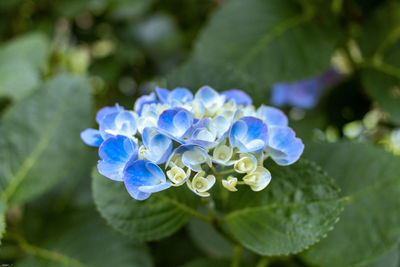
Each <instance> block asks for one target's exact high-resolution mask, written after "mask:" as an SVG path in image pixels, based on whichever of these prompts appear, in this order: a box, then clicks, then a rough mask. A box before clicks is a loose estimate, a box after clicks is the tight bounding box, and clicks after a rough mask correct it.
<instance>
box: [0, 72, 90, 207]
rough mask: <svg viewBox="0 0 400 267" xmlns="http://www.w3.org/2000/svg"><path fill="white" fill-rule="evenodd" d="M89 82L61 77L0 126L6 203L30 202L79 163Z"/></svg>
mask: <svg viewBox="0 0 400 267" xmlns="http://www.w3.org/2000/svg"><path fill="white" fill-rule="evenodd" d="M90 110H91V101H90V96H89V87H88V84H87V82H86V81H85V80H83V79H80V78H74V77H71V76H60V77H57V78H55V79H53V80H51V81H49V82H47V83H45V84H43V85H42V86H41V88H40V89H38V90H37V91H36V92H35V93H34V94H32V95H31V96H30V97H29V98H25V99H23V100H21V101H19V102H17V103H16V105H15V106H13V107H12V108H10V109H9V110H8V111H7V112H6V113H5V114H4V116H3V118H2V121H1V125H0V135H1V136H2V138H1V140H0V166H1V167H0V193H1V197H2V199H3V200H4V201H5V202H6V203H9V202H10V203H22V202H25V201H28V200H30V199H32V198H34V197H36V196H37V195H39V194H40V193H42V192H44V191H45V190H46V189H48V188H50V187H52V186H53V185H54V184H56V183H57V182H58V181H60V180H61V179H62V178H63V177H66V176H67V175H68V174H69V172H70V171H71V169H73V168H74V167H75V162H76V161H79V160H80V157H81V156H85V154H81V153H80V151H82V149H85V148H84V145H83V144H82V142H81V141H80V138H79V133H80V131H81V130H82V129H84V128H85V127H86V126H87V125H88V124H89V118H90Z"/></svg>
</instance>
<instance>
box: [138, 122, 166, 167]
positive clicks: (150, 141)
mask: <svg viewBox="0 0 400 267" xmlns="http://www.w3.org/2000/svg"><path fill="white" fill-rule="evenodd" d="M142 138H143V144H144V146H145V147H146V150H145V151H144V154H143V156H144V157H145V158H146V159H148V160H150V161H151V162H154V163H156V164H162V163H164V162H165V161H166V160H167V159H168V157H169V156H170V154H171V152H172V141H171V139H169V138H168V137H167V136H165V135H163V134H160V133H159V132H158V131H157V130H156V129H154V128H151V127H146V128H144V130H143V135H142Z"/></svg>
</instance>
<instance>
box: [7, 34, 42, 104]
mask: <svg viewBox="0 0 400 267" xmlns="http://www.w3.org/2000/svg"><path fill="white" fill-rule="evenodd" d="M48 52H49V41H48V39H47V38H46V36H45V35H43V34H41V33H29V34H26V35H23V36H21V37H18V38H16V39H13V40H11V41H9V42H8V43H6V44H4V45H2V46H1V47H0V96H6V97H10V98H15V99H19V98H22V97H23V96H25V95H27V94H28V93H30V92H31V91H32V90H34V89H35V88H36V87H37V86H38V85H39V82H40V68H42V67H44V65H45V63H46V61H47V57H48Z"/></svg>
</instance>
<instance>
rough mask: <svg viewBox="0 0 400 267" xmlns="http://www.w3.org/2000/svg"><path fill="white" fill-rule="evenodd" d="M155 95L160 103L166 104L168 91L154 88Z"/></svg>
mask: <svg viewBox="0 0 400 267" xmlns="http://www.w3.org/2000/svg"><path fill="white" fill-rule="evenodd" d="M156 94H157V97H158V99H160V101H161V103H168V96H169V94H170V91H168V90H167V89H164V88H160V87H156Z"/></svg>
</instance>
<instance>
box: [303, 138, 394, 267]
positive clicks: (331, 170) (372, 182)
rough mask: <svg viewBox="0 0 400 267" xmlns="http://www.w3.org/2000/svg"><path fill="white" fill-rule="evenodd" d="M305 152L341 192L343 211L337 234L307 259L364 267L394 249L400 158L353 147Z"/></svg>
mask: <svg viewBox="0 0 400 267" xmlns="http://www.w3.org/2000/svg"><path fill="white" fill-rule="evenodd" d="M307 152H308V153H307V156H308V157H309V158H311V159H314V160H315V161H317V162H318V163H319V164H321V166H323V167H324V169H325V170H326V171H327V172H328V174H329V175H330V176H332V177H333V178H334V179H335V180H336V182H337V183H338V185H339V186H340V187H341V188H342V193H343V196H344V197H343V202H344V204H345V209H344V212H343V213H342V215H341V217H340V221H339V223H338V224H337V225H336V227H335V229H334V230H333V231H332V232H331V233H330V234H329V235H328V237H327V238H326V239H324V240H322V241H321V242H320V243H318V244H317V245H315V246H314V247H312V248H311V249H310V250H309V251H307V252H305V253H304V254H303V258H304V259H305V260H306V261H308V262H310V263H312V264H315V265H322V266H348V265H356V264H366V263H368V262H372V261H374V260H376V259H377V258H378V257H380V256H381V255H383V254H385V253H387V252H389V251H390V250H391V249H392V248H393V247H394V246H396V244H397V243H398V242H399V240H400V213H399V212H398V211H399V210H400V199H399V194H400V167H399V166H400V158H398V157H395V156H394V155H392V154H391V153H388V152H386V151H384V150H383V149H381V148H377V147H375V146H372V145H368V144H358V143H350V142H338V143H333V144H314V145H309V146H308V147H307ZM338 244H340V245H338Z"/></svg>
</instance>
